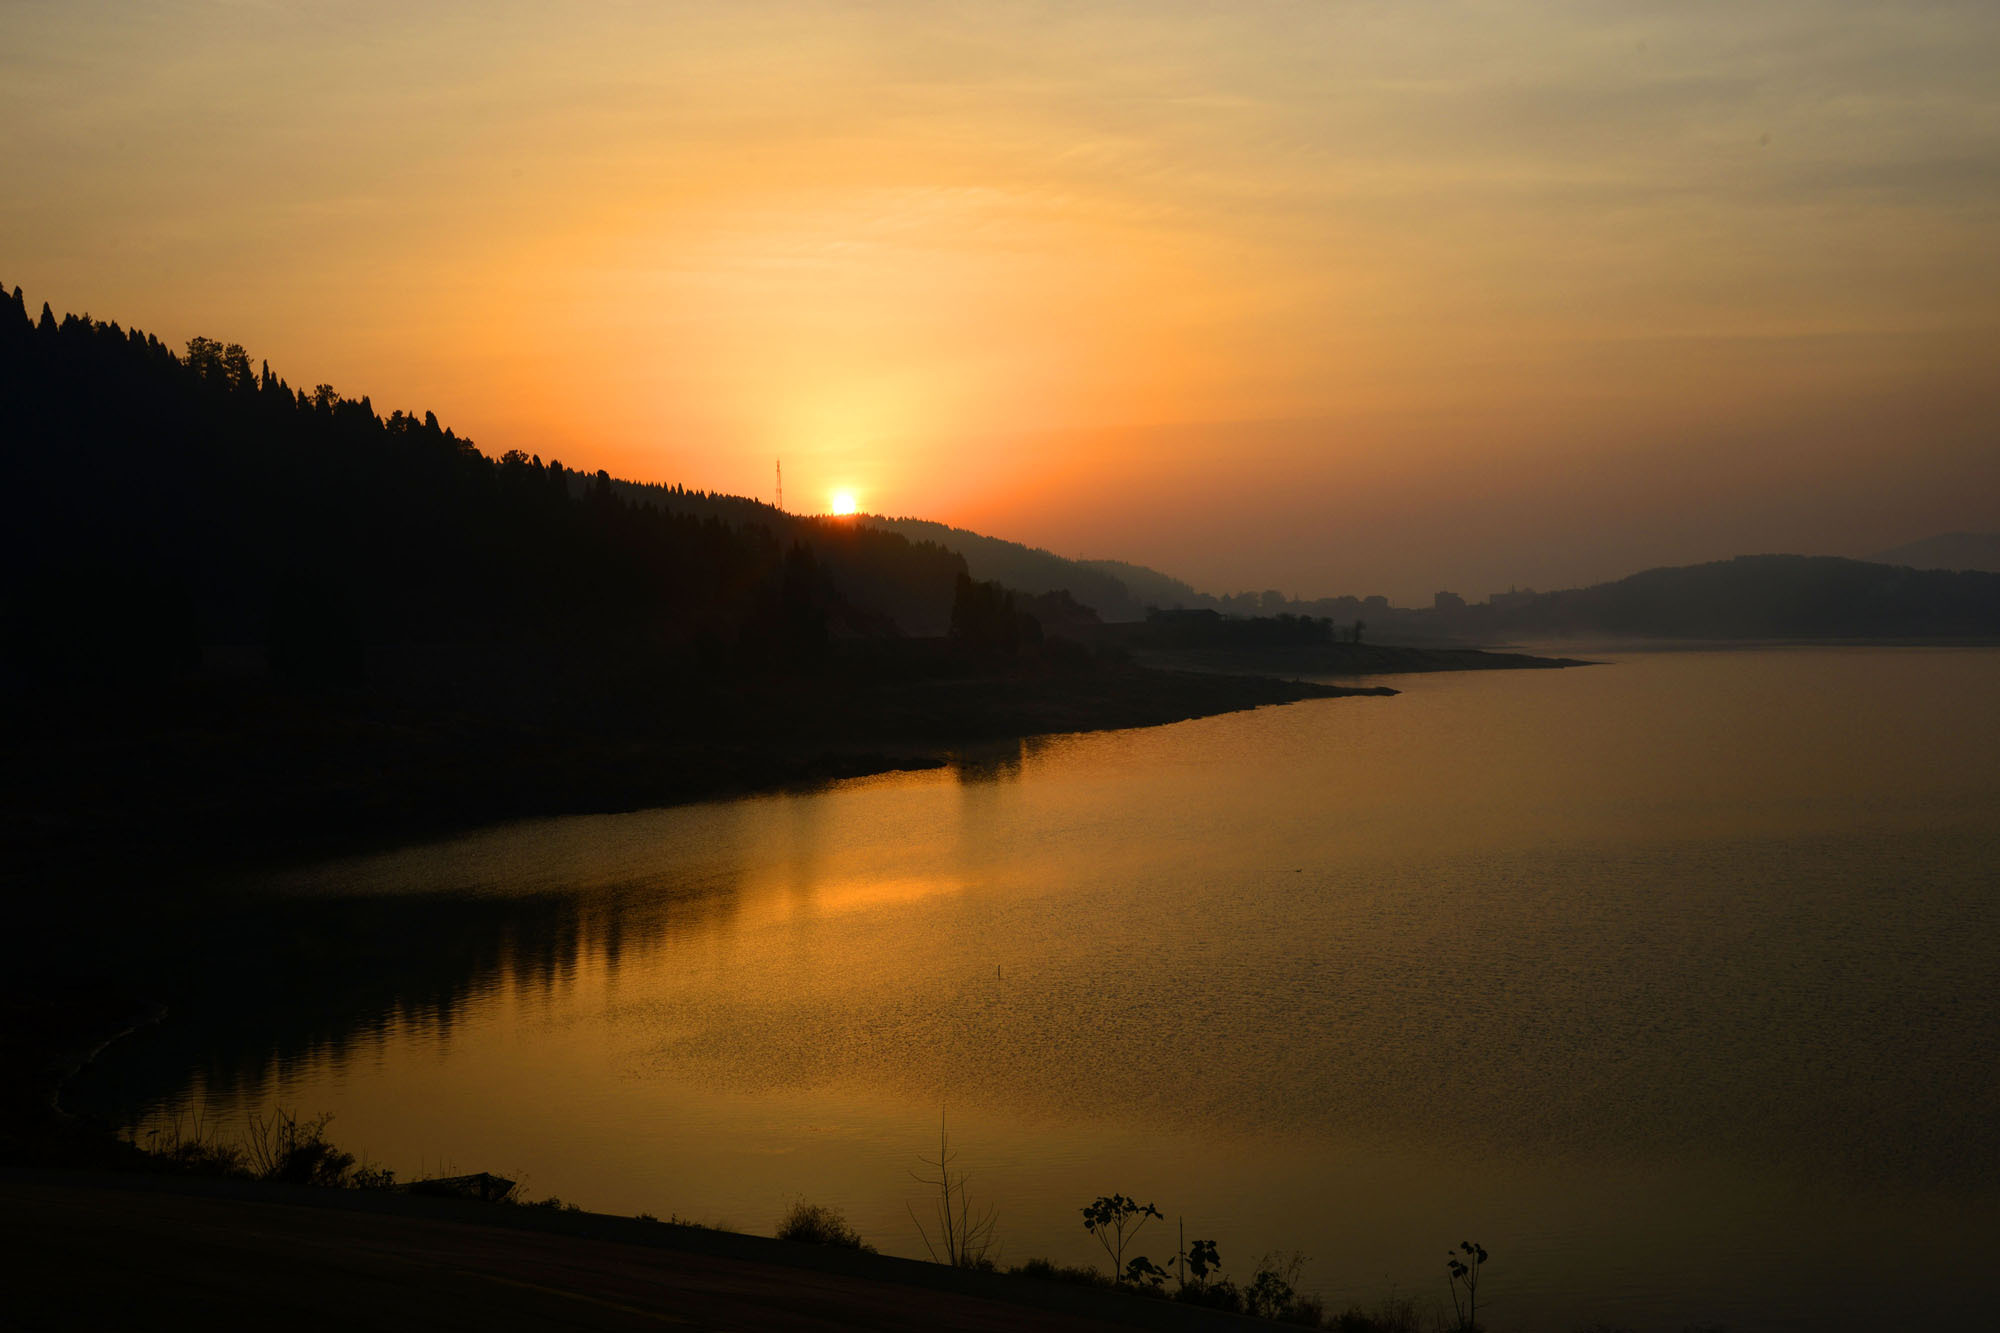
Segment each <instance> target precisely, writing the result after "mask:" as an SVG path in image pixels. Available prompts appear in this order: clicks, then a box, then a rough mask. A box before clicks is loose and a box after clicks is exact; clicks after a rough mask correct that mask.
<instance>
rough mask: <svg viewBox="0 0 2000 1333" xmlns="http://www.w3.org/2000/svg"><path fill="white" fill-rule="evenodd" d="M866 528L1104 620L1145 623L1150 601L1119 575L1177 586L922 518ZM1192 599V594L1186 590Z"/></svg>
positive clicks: (878, 521)
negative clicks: (1062, 595)
mask: <svg viewBox="0 0 2000 1333" xmlns="http://www.w3.org/2000/svg"><path fill="white" fill-rule="evenodd" d="M862 522H863V523H865V524H867V525H869V526H871V527H876V528H881V529H883V530H885V531H888V532H893V533H896V534H898V535H900V536H902V537H904V538H906V539H908V540H909V541H910V542H911V543H912V544H915V545H923V544H930V545H933V546H938V547H942V548H943V549H944V550H946V551H951V552H954V553H956V554H958V555H960V556H963V557H964V559H965V565H966V569H967V570H968V571H969V572H970V573H971V575H972V577H973V578H975V579H980V580H983V581H987V582H994V583H1004V584H1006V585H1007V586H1008V587H1010V588H1013V589H1015V590H1016V591H1019V592H1024V593H1028V594H1030V595H1038V594H1041V593H1050V592H1067V593H1068V594H1069V595H1070V596H1072V597H1074V598H1076V600H1077V601H1079V602H1081V603H1082V604H1083V605H1085V606H1087V607H1089V608H1090V609H1091V610H1093V611H1095V612H1097V614H1098V615H1099V616H1101V617H1102V618H1103V619H1105V620H1114V621H1115V620H1143V619H1145V618H1146V606H1147V598H1146V597H1145V596H1144V595H1142V594H1139V593H1137V592H1135V591H1134V589H1133V588H1132V587H1131V586H1130V585H1129V584H1128V583H1127V582H1126V581H1125V580H1124V579H1123V578H1122V577H1120V575H1119V573H1118V572H1114V571H1124V570H1132V571H1136V572H1137V573H1140V574H1144V575H1150V576H1151V577H1152V578H1153V579H1155V580H1158V581H1161V582H1164V583H1169V584H1175V586H1178V587H1181V588H1187V585H1186V584H1176V583H1175V580H1172V579H1168V578H1167V577H1166V575H1164V574H1160V573H1157V572H1155V571H1153V570H1150V569H1142V568H1141V567H1140V566H1137V565H1126V564H1122V563H1120V562H1117V561H1085V560H1070V559H1066V558H1064V557H1063V556H1059V555H1056V554H1054V553H1053V552H1050V551H1044V550H1042V549H1041V548H1040V547H1038V546H1024V545H1022V544H1021V543H1020V542H1010V541H1007V540H1005V539H1003V538H1000V537H988V536H986V535H984V534H983V533H977V532H969V531H967V530H966V529H964V528H954V527H949V526H947V525H945V524H943V523H933V522H931V521H930V520H929V519H922V518H883V517H881V516H879V515H875V514H870V515H868V516H867V517H865V518H864V519H863V520H862ZM1187 590H1188V591H1189V592H1190V593H1192V592H1193V589H1191V588H1190V589H1187Z"/></svg>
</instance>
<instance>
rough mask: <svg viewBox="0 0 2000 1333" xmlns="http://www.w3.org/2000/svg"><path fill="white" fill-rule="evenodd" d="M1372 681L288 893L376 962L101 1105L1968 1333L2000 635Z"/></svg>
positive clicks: (1343, 1274) (686, 1208) (1341, 1294)
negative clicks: (1123, 1206)
mask: <svg viewBox="0 0 2000 1333" xmlns="http://www.w3.org/2000/svg"><path fill="white" fill-rule="evenodd" d="M1392 683H1395V684H1397V685H1398V686H1400V687H1402V688H1403V689H1404V690H1405V693H1403V694H1402V695H1400V696H1398V697H1395V698H1390V699H1372V698H1358V699H1339V700H1322V701H1313V702H1308V703H1302V704H1296V705H1290V706H1286V707H1281V708H1267V709H1262V710H1258V711H1256V712H1254V713H1240V714H1233V715H1229V716H1225V717H1219V718H1211V719H1205V720H1201V721H1195V722H1188V723H1183V724H1179V725H1175V726H1170V727H1161V728H1154V729H1149V730H1141V731H1128V732H1114V733H1103V734H1097V735H1090V736H1081V737H1071V738H1063V739H1056V740H1050V741H1046V742H1042V743H1038V744H1033V745H1029V746H1024V747H1017V748H1014V749H1012V750H1006V751H1000V752H996V753H992V754H987V755H983V756H976V757H972V758H968V760H967V761H966V762H965V763H964V764H963V765H961V766H960V767H958V768H957V769H955V770H951V771H946V772H933V773H922V774H908V775H891V776H887V777H881V778H875V779H866V780H861V781H854V782H846V783H841V784H838V785H835V786H833V787H830V788H827V789H825V790H823V791H818V792H814V793H811V794H802V795H791V796H780V797H770V798H762V799H752V800H741V801H732V802H727V803H718V804H712V805H705V806H696V807H688V808H681V809H674V810H665V811H652V812H644V813H638V814H630V815H619V816H605V817H591V818H574V819H560V820H546V821H533V822H527V823H522V824H516V825H512V826H508V827H505V828H501V829H496V830H492V831H488V832H485V833H480V834H476V835H472V836H468V837H462V838H456V839H452V840H449V841H446V842H441V843H438V844H435V845H430V846H424V847H418V848H412V849H409V850H406V851H401V852H396V853H393V854H389V855H380V856H369V857H362V858H352V859H345V860H341V861H336V862H332V863H329V864H325V865H319V866H314V867H310V868H308V869H305V870H301V871H299V872H296V873H293V874H289V875H285V876H282V877H278V878H276V879H274V880H272V881H269V882H265V883H261V884H259V885H257V886H255V889H256V892H257V894H258V896H259V900H260V903H261V904H262V905H261V906H260V908H259V910H260V911H269V912H276V913H280V914H288V915H287V919H288V920H290V921H291V922H292V926H291V927H289V928H291V929H294V930H295V932H296V933H298V934H300V935H301V936H302V937H305V936H309V937H311V938H314V939H324V938H332V939H335V940H339V941H344V943H342V944H341V945H339V946H338V948H339V949H340V950H344V951H345V952H341V953H340V954H339V955H338V956H335V957H330V958H329V957H322V958H319V959H318V960H317V961H316V962H314V963H313V964H312V965H311V966H307V967H304V968H302V969H300V970H299V971H298V973H297V975H296V976H295V977H293V978H291V980H290V981H289V982H288V984H286V985H285V986H283V987H280V988H278V989H277V990H276V992H275V993H266V994H261V995H257V996H238V997H234V999H235V1001H236V1003H234V1004H233V1005H217V1006H215V1007H213V1008H212V1009H210V1010H208V1011H205V1012H202V1013H196V1014H193V1015H184V1016H182V1017H181V1019H180V1021H179V1022H178V1023H175V1024H169V1025H168V1026H167V1027H166V1028H164V1029H162V1030H161V1031H160V1032H158V1033H155V1034H152V1035H150V1036H149V1037H147V1038H146V1039H144V1040H143V1041H140V1042H135V1043H132V1044H131V1046H130V1048H129V1049H128V1050H126V1051H125V1052H123V1053H122V1054H119V1055H117V1056H115V1057H114V1058H112V1059H110V1060H109V1061H108V1062H107V1064H106V1066H105V1068H104V1069H102V1070H100V1071H97V1072H96V1073H95V1074H94V1075H93V1076H92V1078H93V1081H92V1082H91V1083H90V1084H88V1085H86V1086H85V1087H84V1088H83V1089H82V1092H83V1094H84V1095H85V1096H95V1097H98V1098H100V1099H102V1100H103V1101H105V1102H107V1103H110V1104H115V1105H117V1106H119V1107H120V1108H121V1110H122V1111H123V1113H124V1114H125V1115H127V1116H128V1117H131V1118H133V1119H141V1118H144V1117H147V1116H152V1117H154V1118H157V1117H159V1116H162V1115H171V1114H173V1113H174V1112H176V1111H185V1110H186V1108H188V1107H190V1106H202V1107H205V1108H206V1109H207V1113H208V1114H209V1115H210V1116H212V1117H216V1116H219V1117H223V1118H224V1119H225V1120H226V1119H228V1118H229V1117H233V1116H236V1115H239V1114H241V1113H242V1112H243V1111H244V1110H245V1109H246V1108H250V1107H255V1106H264V1105H269V1104H272V1103H274V1102H275V1103H279V1104H283V1105H286V1106H290V1107H294V1108H297V1109H301V1110H304V1111H307V1112H315V1111H330V1112H333V1113H334V1115H335V1117H336V1122H335V1130H336V1134H335V1136H336V1137H337V1138H338V1139H339V1140H340V1141H341V1142H343V1143H344V1144H346V1145H347V1146H350V1147H354V1148H360V1149H363V1150H365V1151H366V1152H367V1153H368V1154H369V1155H370V1156H371V1157H373V1158H375V1159H376V1160H378V1161H380V1162H382V1163H385V1164H387V1165H389V1166H392V1167H395V1168H397V1169H398V1170H399V1171H401V1172H403V1173H404V1174H406V1175H408V1174H411V1173H415V1172H418V1171H435V1170H438V1169H456V1170H481V1169H486V1170H495V1171H499V1172H501V1173H503V1174H517V1175H519V1176H522V1177H525V1178H526V1180H527V1182H528V1185H529V1187H530V1188H531V1189H532V1190H533V1191H534V1192H536V1193H539V1194H548V1193H555V1194H559V1195H560V1196H562V1197H563V1198H565V1199H569V1200H572V1201H575V1202H579V1203H581V1204H583V1205H584V1206H586V1207H590V1208H596V1209H601V1210H607V1211H620V1212H636V1211H640V1210H646V1211H651V1212H653V1213H656V1214H658V1215H660V1216H662V1217H665V1216H667V1215H669V1214H678V1215H681V1216H683V1217H688V1218H693V1219H698V1220H712V1221H720V1222H726V1223H729V1224H733V1225H735V1226H737V1227H740V1228H743V1229H746V1230H756V1231H768V1230H769V1229H770V1228H771V1226H772V1224H773V1223H774V1222H775V1220H776V1219H777V1217H778V1216H779V1215H780V1214H781V1213H782V1212H783V1211H784V1210H785V1209H786V1208H787V1207H788V1206H789V1205H790V1204H791V1202H792V1201H793V1200H794V1199H796V1198H799V1197H805V1198H807V1199H810V1200H814V1201H818V1202H824V1203H831V1204H834V1205H836V1206H838V1207H840V1208H841V1209H842V1210H843V1211H844V1212H845V1213H846V1214H847V1216H848V1217H849V1219H850V1220H851V1221H853V1222H854V1223H855V1224H856V1225H857V1226H858V1227H859V1229H860V1230H861V1231H862V1233H863V1234H864V1235H865V1236H867V1237H868V1238H869V1239H870V1240H872V1241H873V1242H874V1243H876V1244H877V1245H879V1246H880V1247H881V1248H883V1249H884V1250H887V1251H890V1252H893V1253H901V1254H915V1255H922V1253H923V1248H922V1244H921V1242H920V1240H919V1239H918V1236H917V1233H916V1229H915V1227H914V1225H913V1224H912V1222H911V1219H910V1216H909V1213H908V1209H909V1207H910V1206H912V1205H914V1206H916V1207H919V1208H921V1207H923V1206H924V1194H923V1190H922V1188H921V1187H920V1186H918V1185H917V1184H916V1183H915V1182H914V1181H913V1180H912V1179H911V1177H910V1172H911V1171H912V1170H913V1169H916V1168H918V1166H919V1158H920V1156H922V1155H924V1154H925V1153H926V1152H928V1151H931V1150H933V1149H934V1148H935V1144H936V1138H937V1130H938V1122H939V1117H940V1114H941V1113H942V1114H943V1115H944V1116H945V1117H947V1118H948V1121H949V1125H950V1128H951V1134H952V1139H953V1143H954V1146H955V1147H956V1148H957V1149H959V1150H960V1151H961V1152H962V1157H961V1158H960V1164H961V1165H962V1166H964V1167H967V1168H969V1169H970V1170H971V1171H972V1172H973V1190H974V1193H975V1194H976V1195H977V1196H978V1197H979V1198H980V1199H981V1200H984V1201H986V1202H990V1203H992V1204H993V1205H995V1206H996V1207H997V1210H998V1219H999V1228H998V1231H999V1237H1000V1241H1001V1244H1002V1247H1003V1251H1002V1255H1001V1257H1002V1259H1003V1261H1013V1260H1018V1259H1022V1258H1026V1257H1029V1256H1033V1255H1048V1256H1050V1257H1054V1258H1057V1259H1060V1260H1065V1261H1072V1262H1087V1261H1090V1260H1091V1259H1093V1258H1094V1257H1095V1251H1094V1249H1093V1246H1092V1242H1091V1241H1090V1239H1089V1237H1088V1236H1086V1235H1085V1234H1084V1232H1083V1229H1082V1226H1081V1223H1080V1220H1079V1212H1078V1210H1079V1208H1080V1207H1081V1206H1082V1205H1083V1204H1085V1203H1087V1202H1089V1201H1090V1200H1091V1199H1092V1198H1093V1197H1095V1196H1096V1195H1098V1194H1100V1193H1109V1192H1114V1191H1117V1192H1123V1193H1126V1194H1130V1195H1134V1196H1136V1197H1139V1198H1141V1199H1149V1200H1153V1201H1155V1202H1157V1203H1158V1204H1159V1206H1160V1207H1161V1209H1162V1210H1163V1211H1164V1212H1166V1214H1167V1216H1168V1218H1169V1219H1170V1220H1169V1224H1168V1225H1169V1227H1171V1226H1172V1224H1173V1221H1172V1220H1173V1219H1177V1218H1184V1219H1185V1225H1186V1228H1187V1234H1188V1235H1189V1236H1190V1237H1197V1236H1209V1237H1213V1238H1215V1239H1216V1240H1217V1241H1218V1242H1219V1244H1220V1247H1221V1252H1222V1256H1223V1259H1224V1261H1225V1265H1226V1266H1227V1268H1228V1269H1229V1271H1230V1272H1231V1273H1232V1274H1233V1275H1235V1276H1236V1277H1238V1278H1239V1279H1242V1278H1247V1276H1248V1275H1249V1273H1250V1271H1251V1270H1252V1268H1253V1267H1254V1266H1255V1260H1256V1259H1257V1258H1258V1257H1259V1256H1260V1255H1262V1254H1263V1253H1265V1252H1266V1251H1272V1250H1286V1251H1289V1250H1303V1251H1304V1252H1305V1253H1306V1254H1307V1255H1308V1256H1309V1262H1308V1263H1307V1265H1306V1268H1305V1270H1304V1271H1305V1285H1306V1286H1307V1287H1309V1288H1312V1289H1316V1290H1317V1291H1319V1292H1320V1293H1321V1294H1322V1295H1323V1297H1324V1298H1325V1299H1326V1300H1327V1301H1328V1303H1329V1304H1330V1305H1333V1306H1335V1307H1344V1306H1345V1305H1347V1304H1348V1303H1350V1302H1361V1303H1364V1304H1366V1303H1370V1302H1373V1301H1375V1300H1376V1299H1378V1298H1380V1297H1382V1296H1385V1295H1388V1294H1390V1293H1392V1292H1397V1293H1402V1294H1407V1295H1412V1296H1415V1297H1417V1298H1418V1299H1419V1301H1420V1302H1422V1303H1424V1304H1426V1305H1428V1304H1431V1303H1434V1302H1440V1301H1442V1300H1443V1293H1444V1253H1445V1250H1446V1249H1447V1247H1448V1246H1452V1245H1455V1244H1456V1243H1457V1242H1458V1241H1459V1240H1461V1239H1465V1238H1470V1239H1474V1240H1478V1241H1480V1242H1482V1243H1484V1244H1485V1245H1486V1247H1487V1249H1488V1250H1489V1251H1490V1252H1491V1253H1492V1255H1493V1260H1492V1262H1491V1263H1490V1264H1489V1265H1488V1267H1487V1270H1486V1282H1485V1286H1484V1292H1485V1293H1486V1294H1488V1295H1489V1296H1490V1298H1491V1300H1492V1306H1491V1316H1492V1318H1491V1325H1492V1326H1493V1327H1494V1328H1496V1329H1499V1330H1508V1329H1533V1328H1550V1329H1564V1328H1569V1327H1571V1326H1573V1325H1574V1324H1576V1323H1580V1322H1583V1321H1586V1320H1592V1319H1603V1320H1607V1321H1612V1322H1615V1323H1621V1324H1628V1325H1632V1326H1634V1327H1636V1328H1640V1329H1656V1328H1657V1329H1680V1328H1681V1327H1683V1326H1684V1325H1688V1324H1693V1323H1697V1322H1703V1321H1708V1322H1720V1323H1722V1324H1724V1325H1726V1326H1727V1327H1729V1328H1731V1329H1741V1330H1749V1329H1780V1328H1842V1327H1846V1328H1867V1327H1877V1326H1911V1325H1913V1324H1920V1323H1923V1322H1925V1321H1926V1320H1927V1319H1929V1320H1949V1319H1953V1318H1956V1319H1963V1318H1965V1317H1967V1316H1969V1315H1970V1313H1971V1312H1972V1311H1973V1309H1974V1308H1975V1305H1974V1300H1975V1297H1976V1296H1977V1295H1978V1294H1979V1293H1978V1290H1977V1288H1976V1283H1977V1281H1978V1275H1979V1273H1980V1272H1981V1271H1984V1266H1985V1265H1986V1264H1987V1262H1988V1261H1989V1260H1990V1258H1991V1253H1992V1249H1993V1245H1994V1243H1995V1241H1996V1240H2000V1235H1996V1227H1995V1223H1994V1220H1993V1219H1994V1218H1995V1217H2000V1146H1996V1145H2000V1136H1995V1135H1994V1133H1993V1132H1992V1126H1993V1125H1994V1124H1996V1123H2000V1070H1996V1060H1995V1056H1994V1051H1995V1047H1996V1035H2000V964H1997V963H1996V959H2000V894H1997V893H1996V891H1995V881H1996V876H1995V866H1996V865H2000V758H1996V756H2000V689H1996V686H2000V652H1996V651H1994V650H1990V649H1912V648H1897V649H1888V648H1883V649H1868V648H1842V649H1789V650H1771V651H1737V652H1684V653H1648V654H1633V655H1628V656H1622V657H1617V658H1616V660H1615V661H1614V662H1613V663H1612V664H1610V665H1607V666H1604V667H1598V668H1591V669H1587V670H1573V671H1562V672H1553V671H1544V672H1489V673H1466V674H1462V675H1434V676H1423V677H1412V678H1408V679H1404V680H1398V681H1395V682H1392ZM121 1061H123V1062H124V1063H123V1064H122V1065H121V1063H120V1062H121ZM1170 1237H1171V1233H1170V1232H1169V1233H1168V1238H1167V1239H1166V1240H1165V1241H1164V1242H1161V1241H1159V1240H1158V1238H1157V1233H1153V1234H1149V1235H1148V1237H1147V1239H1148V1240H1149V1241H1154V1242H1155V1243H1153V1244H1150V1245H1141V1246H1140V1248H1141V1249H1142V1250H1145V1251H1147V1252H1149V1253H1152V1254H1153V1255H1154V1257H1155V1258H1158V1259H1164V1258H1165V1257H1166V1256H1167V1255H1168V1254H1169V1253H1170V1252H1171V1250H1172V1248H1173V1246H1172V1242H1171V1238H1170Z"/></svg>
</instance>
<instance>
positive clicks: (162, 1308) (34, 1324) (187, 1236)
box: [0, 1170, 1270, 1333]
mask: <svg viewBox="0 0 2000 1333" xmlns="http://www.w3.org/2000/svg"><path fill="white" fill-rule="evenodd" d="M0 1246H4V1247H5V1251H6V1253H7V1256H8V1267H9V1270H10V1272H11V1274H12V1276H10V1278H9V1280H8V1283H7V1306H8V1312H7V1323H8V1325H9V1327H12V1328H18V1329H72V1328H134V1327H156V1328H197V1327H198V1328H210V1329H231V1328H246V1329H247V1328H256V1329H266V1328H288V1329H354V1328H377V1329H425V1330H429V1329H475V1330H480V1331H481V1333H508V1331H510V1330H531V1329H555V1328H563V1329H590V1330H627V1329H640V1328H645V1329H656V1328H661V1327H669V1328H673V1327H679V1328H703V1329H728V1330H736V1329H743V1330H752V1329H800V1330H805V1329H813V1330H838V1329H882V1330H912V1331H915V1330H928V1329H958V1330H968V1331H973V1330H1000V1329H1018V1328H1037V1329H1050V1330H1058V1331H1061V1330H1071V1331H1074V1333H1083V1331H1084V1330H1094V1329H1108V1328H1131V1327H1139V1328H1152V1329H1187V1330H1205V1329H1213V1330H1230V1329H1253V1328H1266V1329H1268V1328H1269V1327H1270V1325H1269V1324H1268V1323H1267V1322H1264V1321H1253V1320H1249V1319H1244V1318H1240V1317H1237V1316H1231V1315H1226V1314H1220V1313H1217V1312H1214V1311H1209V1310H1203V1309H1200V1308H1197V1307H1193V1306H1187V1305H1179V1304H1174V1303H1170V1302H1166V1301H1159V1300H1143V1299H1140V1298H1137V1297H1134V1296H1131V1295H1128V1294H1125V1293H1122V1292H1117V1291H1111V1290H1104V1289H1097V1288H1090V1287H1077V1286H1069V1285H1063V1284H1058V1283H1050V1282H1041V1281H1037V1280H1034V1279H1031V1278H1022V1277H1008V1276H1002V1275H998V1274H991V1273H977V1272H966V1271H962V1270H956V1269H951V1268H947V1267H943V1266H941V1265H938V1264H926V1263H919V1262H916V1261H913V1260H907V1259H895V1258H890V1257H886V1256H882V1255H871V1254H862V1253H858V1252H855V1251H851V1250H841V1249H835V1248H828V1247H825V1246H812V1245H799V1244H793V1243H789V1242H785V1241H776V1240H765V1239H763V1238H760V1237H754V1236H741V1235H735V1234H731V1233H724V1232H714V1231H707V1230H703V1229H700V1228H694V1227H682V1226H675V1225H671V1224H666V1223H658V1222H647V1221H640V1220H636V1219H632V1218H620V1217H610V1216H605V1215H602V1214H595V1213H580V1212H556V1211H551V1210H545V1209H528V1208H506V1207H500V1206H495V1205H481V1204H476V1203H467V1202H461V1201H457V1200H449V1199H426V1198H420V1197H413V1196H410V1195H394V1194H381V1193H357V1192H353V1191H336V1190H310V1189H303V1188H293V1187H285V1186H273V1185H261V1184H251V1183H248V1182H240V1181H204V1180H188V1179H175V1178H168V1177H158V1176H101V1175H86V1174H75V1173H56V1172H45V1171H18V1170H9V1171H0Z"/></svg>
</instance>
